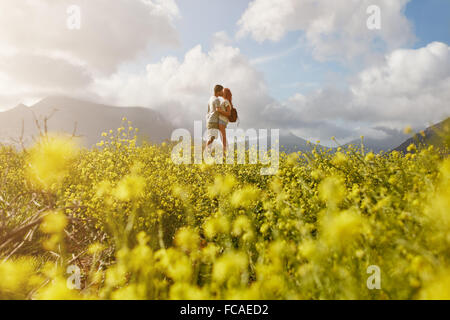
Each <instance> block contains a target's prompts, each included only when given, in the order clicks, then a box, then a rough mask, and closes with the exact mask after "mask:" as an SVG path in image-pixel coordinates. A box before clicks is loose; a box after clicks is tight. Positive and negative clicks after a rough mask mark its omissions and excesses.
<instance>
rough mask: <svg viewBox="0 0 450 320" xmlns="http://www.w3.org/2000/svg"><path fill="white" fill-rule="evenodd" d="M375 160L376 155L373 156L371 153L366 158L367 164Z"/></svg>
mask: <svg viewBox="0 0 450 320" xmlns="http://www.w3.org/2000/svg"><path fill="white" fill-rule="evenodd" d="M374 158H375V155H374V154H373V152H369V153H368V154H367V155H366V157H365V159H364V160H365V161H366V162H370V161H373V159H374Z"/></svg>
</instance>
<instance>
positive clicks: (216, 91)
mask: <svg viewBox="0 0 450 320" xmlns="http://www.w3.org/2000/svg"><path fill="white" fill-rule="evenodd" d="M222 90H223V87H222V86H221V85H220V84H218V85H216V86H215V87H214V94H218V93H219V92H220V91H222Z"/></svg>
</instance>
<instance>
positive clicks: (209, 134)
mask: <svg viewBox="0 0 450 320" xmlns="http://www.w3.org/2000/svg"><path fill="white" fill-rule="evenodd" d="M212 138H214V139H219V130H218V129H208V130H207V131H206V141H210V140H211V139H212Z"/></svg>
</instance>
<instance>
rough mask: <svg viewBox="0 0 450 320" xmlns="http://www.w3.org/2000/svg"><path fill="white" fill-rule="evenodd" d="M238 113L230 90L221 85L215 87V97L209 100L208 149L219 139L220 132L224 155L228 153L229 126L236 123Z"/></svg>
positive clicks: (207, 122)
mask: <svg viewBox="0 0 450 320" xmlns="http://www.w3.org/2000/svg"><path fill="white" fill-rule="evenodd" d="M236 120H237V112H236V109H235V108H234V106H233V95H232V94H231V91H230V89H228V88H225V89H224V88H223V86H221V85H216V86H215V87H214V95H213V96H212V97H211V98H210V99H209V103H208V114H207V115H206V125H207V129H208V142H207V143H206V147H207V148H209V146H210V145H211V144H212V143H213V142H214V140H215V139H218V137H219V132H220V135H221V137H222V145H223V154H224V155H225V152H226V151H227V146H228V145H227V131H226V129H227V126H228V123H229V122H236Z"/></svg>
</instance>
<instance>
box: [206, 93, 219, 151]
mask: <svg viewBox="0 0 450 320" xmlns="http://www.w3.org/2000/svg"><path fill="white" fill-rule="evenodd" d="M219 97H223V86H221V85H220V84H218V85H216V86H215V87H214V96H212V97H211V98H210V99H209V102H208V114H207V115H206V127H207V129H208V133H207V134H208V142H207V143H206V147H207V148H208V147H209V146H210V144H211V143H213V142H214V140H215V139H216V138H218V137H219V134H218V132H219V112H218V110H219V107H220V99H219Z"/></svg>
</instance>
